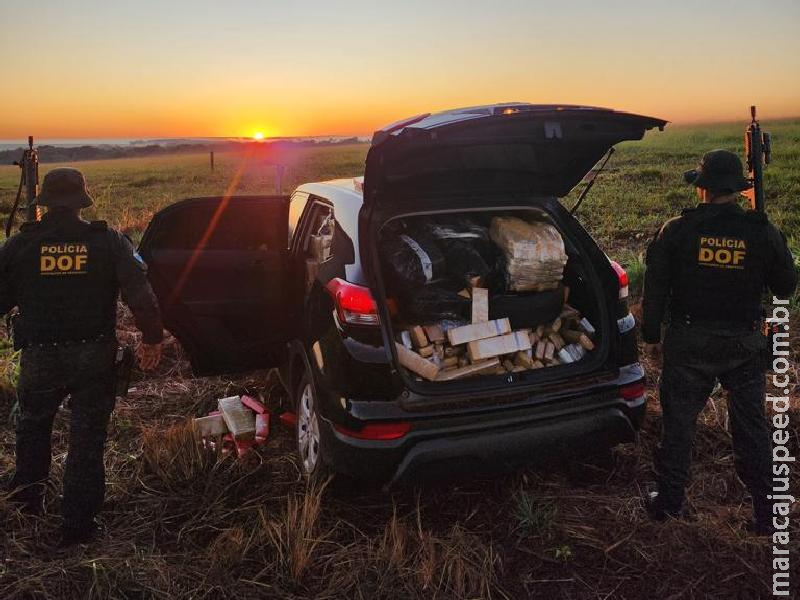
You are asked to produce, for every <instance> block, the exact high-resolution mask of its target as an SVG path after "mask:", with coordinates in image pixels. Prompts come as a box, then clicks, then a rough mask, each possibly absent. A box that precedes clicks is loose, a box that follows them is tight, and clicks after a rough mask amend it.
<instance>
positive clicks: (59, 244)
mask: <svg viewBox="0 0 800 600" xmlns="http://www.w3.org/2000/svg"><path fill="white" fill-rule="evenodd" d="M36 202H37V204H38V205H39V206H43V207H47V209H48V211H47V213H46V214H45V215H44V217H43V218H42V220H41V221H39V222H32V223H25V224H23V226H22V227H21V229H20V232H19V233H18V234H16V235H15V236H13V237H11V238H10V239H9V240H8V241H7V242H6V243H5V245H4V246H3V247H2V248H0V312H2V313H8V312H9V311H11V310H12V309H14V308H17V309H18V314H16V315H15V316H14V318H13V321H14V325H13V330H14V341H15V345H16V346H17V347H19V348H21V349H22V353H21V359H20V373H19V384H18V390H17V392H18V400H19V406H20V417H19V422H18V425H17V442H16V472H15V474H14V477H13V479H12V482H11V489H12V491H13V495H12V499H13V500H17V501H20V502H22V503H23V506H24V508H26V509H27V510H28V511H29V512H32V513H35V514H40V513H41V512H42V510H43V497H44V488H45V483H46V481H47V478H48V475H49V471H50V459H51V445H50V444H51V440H50V438H51V433H52V427H53V419H54V417H55V415H56V413H57V411H58V409H59V406H60V405H61V403H62V401H63V400H64V399H65V398H66V397H67V396H69V397H70V402H69V407H70V409H71V414H70V435H69V452H68V455H67V460H66V470H65V472H64V490H63V502H62V505H61V510H62V514H63V526H62V536H63V539H62V543H63V544H65V545H69V544H73V543H79V542H83V541H86V540H88V539H89V538H91V537H92V535H93V534H94V533H95V531H96V522H95V520H94V517H95V515H96V513H97V512H98V511H99V510H100V508H101V506H102V504H103V498H104V493H105V474H104V468H103V449H104V444H105V441H106V428H107V426H108V422H109V418H110V416H111V411H112V409H113V407H114V402H115V383H116V381H115V379H116V377H115V375H116V374H115V368H114V367H115V361H116V354H117V347H118V346H117V340H116V334H115V331H116V319H117V299H118V296H119V294H120V292H122V298H123V300H124V301H125V302H126V304H127V305H128V306H129V307H130V308H131V311H132V312H133V315H134V317H135V320H136V325H137V327H138V328H139V329H140V330H141V331H142V334H143V335H142V344H141V346H140V347H139V348H138V351H137V353H138V360H139V366H140V367H141V368H142V369H144V370H149V369H152V368H154V367H155V366H157V365H158V363H159V361H160V359H161V342H162V335H163V328H162V323H161V317H160V314H159V309H158V304H157V301H156V298H155V295H154V294H153V291H152V289H151V288H150V285H149V283H148V281H147V278H146V268H145V266H144V264H143V263H142V262H141V260H140V259H138V257H137V256H136V255H135V254H134V249H133V246H132V245H131V242H130V241H129V240H128V239H127V238H126V237H125V236H123V235H122V234H121V233H119V232H118V231H115V230H113V229H111V228H109V227H108V226H107V225H106V224H105V222H103V221H94V222H91V223H90V222H88V221H85V220H83V219H82V218H81V216H80V211H81V209H83V208H86V207H88V206H91V205H92V203H93V202H92V198H91V197H90V196H89V193H88V190H87V189H86V181H85V179H84V177H83V174H82V173H81V172H80V171H78V170H76V169H69V168H61V169H53V170H52V171H50V172H49V173H47V175H46V176H45V177H44V181H43V183H42V189H41V193H40V194H39V196H38V197H37V198H36Z"/></svg>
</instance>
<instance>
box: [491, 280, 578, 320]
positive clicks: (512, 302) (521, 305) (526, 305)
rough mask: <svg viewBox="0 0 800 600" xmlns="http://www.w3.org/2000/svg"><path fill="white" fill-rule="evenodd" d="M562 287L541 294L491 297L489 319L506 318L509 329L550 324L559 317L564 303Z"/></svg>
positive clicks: (530, 293)
mask: <svg viewBox="0 0 800 600" xmlns="http://www.w3.org/2000/svg"><path fill="white" fill-rule="evenodd" d="M563 294H564V291H563V286H561V285H559V286H558V287H556V289H554V290H545V291H543V292H524V293H518V294H501V295H497V296H492V298H491V300H490V301H489V318H490V319H499V318H501V317H508V319H509V320H510V321H511V327H512V328H514V329H525V328H526V327H531V328H532V327H536V326H538V325H541V324H543V323H552V322H553V320H554V319H555V318H556V317H558V316H560V315H561V311H562V308H563V302H564V296H563Z"/></svg>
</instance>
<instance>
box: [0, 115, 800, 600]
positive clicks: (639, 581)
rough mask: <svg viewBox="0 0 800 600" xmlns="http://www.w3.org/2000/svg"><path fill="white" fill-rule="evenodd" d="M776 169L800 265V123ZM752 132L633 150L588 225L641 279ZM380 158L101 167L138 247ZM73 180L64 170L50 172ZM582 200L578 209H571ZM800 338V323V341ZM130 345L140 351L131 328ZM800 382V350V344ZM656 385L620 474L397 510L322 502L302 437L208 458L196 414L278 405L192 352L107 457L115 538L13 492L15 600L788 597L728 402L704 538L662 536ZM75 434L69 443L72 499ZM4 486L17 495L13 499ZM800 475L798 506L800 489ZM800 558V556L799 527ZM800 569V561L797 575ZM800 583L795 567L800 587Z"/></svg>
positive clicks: (3, 554) (707, 490) (118, 421)
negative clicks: (686, 175)
mask: <svg viewBox="0 0 800 600" xmlns="http://www.w3.org/2000/svg"><path fill="white" fill-rule="evenodd" d="M764 126H765V128H766V129H768V130H770V131H771V132H772V134H773V146H774V149H775V157H774V158H775V162H774V164H773V165H771V166H770V167H769V168H768V170H767V180H766V188H767V195H768V202H769V205H768V210H769V212H770V215H771V217H772V218H773V220H774V221H775V222H776V223H777V224H778V225H779V226H781V227H782V228H783V230H784V231H785V233H786V234H787V236H788V237H789V238H790V240H791V242H792V244H793V246H794V248H795V251H796V255H797V254H798V253H797V251H798V250H800V247H799V246H798V244H799V243H800V210H798V208H797V207H796V206H795V204H794V203H795V202H796V199H797V198H799V197H800V121H791V122H780V123H772V124H767V123H765V124H764ZM743 129H744V124H741V125H738V124H737V125H714V126H704V127H691V128H690V127H674V128H673V127H668V129H667V131H666V132H663V133H658V132H651V133H649V134H648V135H647V137H646V139H645V141H644V142H641V143H628V144H623V145H621V146H620V148H619V152H618V153H617V154H616V155H615V157H614V158H613V159H612V162H611V163H610V165H609V169H608V171H607V173H605V174H604V175H603V176H602V177H601V179H600V180H598V182H597V184H596V185H595V188H594V190H593V191H592V193H591V194H590V196H589V198H588V199H587V200H586V202H585V203H584V206H583V208H582V209H581V211H580V213H579V217H580V219H581V221H582V222H583V223H584V224H585V225H586V226H587V228H588V229H589V230H590V231H591V232H592V233H593V234H594V235H595V236H596V237H597V239H598V240H599V241H600V243H601V245H602V246H603V247H604V249H605V250H606V251H607V252H608V254H609V255H610V256H612V257H616V258H618V259H620V260H621V262H623V263H624V264H625V265H626V266H627V267H628V269H629V272H630V273H631V275H632V276H633V278H634V279H635V281H639V280H640V275H641V270H642V265H641V253H642V251H643V250H644V248H645V246H646V243H647V241H648V240H649V238H650V237H651V236H652V234H653V233H654V232H655V231H656V230H657V228H658V227H659V225H660V223H661V222H663V220H665V219H666V218H668V217H670V216H673V215H675V214H677V213H678V212H679V211H680V209H681V208H683V207H687V206H691V205H693V204H694V202H695V200H694V197H693V192H692V189H691V188H688V187H686V186H684V185H682V183H681V173H682V172H683V171H684V170H685V169H688V168H691V167H693V166H694V165H695V164H696V162H697V159H698V158H699V156H700V155H701V154H702V153H703V152H704V151H705V150H708V149H712V148H717V147H725V148H730V149H732V150H741V145H742V139H741V138H742V133H743ZM366 150H367V147H366V146H364V145H354V146H346V147H329V148H317V149H298V150H293V151H291V152H288V153H283V154H281V155H276V154H275V153H274V151H272V150H266V149H265V150H264V151H263V153H260V154H251V155H244V154H223V155H218V156H217V157H216V158H217V161H216V162H217V168H216V170H215V171H214V172H211V171H210V169H209V165H208V156H207V155H188V156H174V157H167V158H160V159H131V160H128V159H120V160H114V161H98V162H84V163H80V164H78V165H77V166H78V167H79V168H81V169H82V170H83V171H84V172H85V173H86V175H87V177H88V179H89V184H90V188H91V191H92V193H93V194H94V196H95V199H96V201H97V205H96V207H95V208H94V209H92V211H90V212H89V216H90V217H92V218H104V219H107V220H108V221H109V222H110V223H111V224H112V225H115V226H118V227H121V228H123V229H125V230H126V231H128V232H129V233H130V234H131V235H132V236H133V237H137V236H138V235H139V234H140V233H141V231H142V230H143V228H144V226H145V225H146V223H147V221H148V219H149V218H150V216H151V215H152V213H153V212H154V211H156V210H158V209H159V208H161V207H163V206H165V205H167V204H169V203H171V202H174V201H176V200H178V199H181V198H185V197H191V196H202V195H219V194H223V193H226V192H232V193H243V194H250V193H273V191H274V180H273V174H274V167H273V166H272V164H273V163H275V162H280V163H283V164H287V165H288V171H287V175H286V179H285V183H284V187H285V189H286V190H289V189H291V188H292V187H294V186H295V185H296V184H298V183H301V182H305V181H312V180H320V179H328V178H333V177H345V176H353V175H358V174H360V173H361V170H362V165H363V159H364V156H365V153H366ZM52 166H55V165H42V174H43V173H44V172H45V171H46V170H47V169H48V168H51V167H52ZM17 177H18V169H16V167H10V166H9V167H0V212H3V211H7V210H8V207H9V206H10V204H11V202H12V200H13V195H14V193H15V192H16V184H17ZM573 199H574V198H573V197H571V198H568V199H567V200H566V203H567V204H568V205H571V203H572V201H573ZM798 326H800V323H798V322H795V324H794V331H795V332H796V331H800V329H798ZM120 335H121V337H122V338H123V339H124V340H126V341H135V338H136V333H135V332H134V331H133V330H132V328H131V327H130V324H129V321H128V320H127V318H126V319H123V322H122V323H121V328H120ZM794 336H795V337H794V345H793V354H794V355H793V364H794V365H797V364H798V361H797V359H798V358H799V357H798V347H800V344H798V343H797V337H796V333H795V334H794ZM0 352H2V353H3V355H4V357H5V358H4V360H3V361H2V366H3V369H4V374H3V376H2V380H3V382H4V385H3V386H2V388H0V391H2V393H0V480H2V481H5V480H6V479H7V477H8V476H9V474H10V471H11V469H12V464H13V439H14V438H13V426H12V424H11V422H10V420H9V419H7V418H6V415H8V414H9V413H10V411H11V407H12V404H13V401H14V396H13V392H12V390H11V388H10V386H9V383H10V382H11V380H12V379H13V374H14V360H13V355H12V354H11V352H10V350H8V348H7V345H3V346H2V347H0ZM647 366H648V368H649V371H650V374H651V377H650V380H651V385H650V388H649V395H650V407H649V414H648V420H647V423H646V425H645V428H644V430H643V431H642V433H641V436H640V439H639V441H638V443H637V444H635V445H628V446H624V447H620V448H618V449H617V450H616V452H615V457H614V462H613V464H612V465H597V464H593V463H592V461H589V462H588V464H575V463H574V462H572V463H568V462H559V463H557V464H551V465H548V466H547V467H546V468H542V467H540V468H530V469H528V470H525V471H521V472H517V473H514V474H510V475H506V476H502V477H498V478H496V479H492V480H475V481H460V482H456V483H450V484H447V485H440V486H429V487H426V488H423V489H407V490H401V491H398V492H394V493H391V494H388V493H384V492H382V491H380V490H376V489H369V488H362V487H358V486H351V485H349V484H347V483H346V482H344V483H342V482H336V481H335V482H333V484H331V485H329V486H328V487H327V488H324V489H307V488H306V486H305V484H304V483H303V480H302V477H301V474H300V472H299V470H298V467H297V466H296V464H295V463H294V461H293V458H292V452H291V450H292V448H291V445H292V442H291V436H290V434H289V433H288V432H286V431H284V430H282V429H281V428H280V427H278V426H277V425H275V427H274V428H273V434H272V436H271V440H270V442H269V444H268V445H267V446H266V447H264V448H263V449H261V450H259V451H258V453H257V454H255V455H254V456H251V457H250V459H249V460H246V461H234V460H232V459H230V458H227V459H221V460H217V459H216V458H215V457H212V456H209V455H207V454H204V453H203V452H200V451H199V449H198V445H197V444H196V443H195V441H194V440H193V439H192V436H191V434H190V433H189V431H188V429H187V428H186V419H187V417H192V416H197V415H202V414H205V413H206V412H207V411H208V410H209V409H210V408H211V407H212V406H213V404H214V401H215V399H216V398H219V397H222V396H225V395H230V394H233V393H240V392H244V391H248V392H250V393H258V391H259V390H261V389H263V388H264V386H265V385H266V381H267V379H268V374H267V373H256V374H254V375H252V376H250V377H247V378H241V379H235V380H232V379H226V378H203V379H199V378H193V377H192V376H191V373H190V372H189V371H188V368H187V364H186V361H185V360H184V359H183V357H182V354H181V351H180V348H178V347H177V346H176V345H175V344H174V342H172V343H169V344H168V347H167V356H166V360H165V362H164V364H163V365H162V367H161V368H160V370H159V371H158V373H156V374H155V375H153V376H149V377H147V378H144V379H141V380H139V381H137V382H136V384H135V390H134V391H133V392H132V393H131V394H130V395H129V397H128V398H126V399H124V400H121V401H120V402H119V403H118V405H117V410H116V411H115V414H114V416H113V419H112V425H111V431H110V441H109V446H108V453H107V470H108V496H107V505H106V508H105V511H104V513H103V516H102V519H103V523H104V525H105V527H106V529H107V533H106V535H105V536H104V537H103V538H102V539H100V540H98V541H97V542H95V543H93V544H91V545H89V546H87V547H85V548H80V549H75V550H70V551H58V550H56V549H54V544H55V541H56V540H57V525H58V517H57V510H58V509H57V507H58V497H57V491H56V490H55V489H54V490H53V491H52V492H51V493H50V494H49V496H48V515H47V516H46V517H45V518H42V519H36V518H27V517H23V516H22V515H21V514H20V513H19V512H18V511H16V510H14V509H13V507H12V506H11V505H9V504H8V503H6V502H5V501H4V499H3V496H2V495H0V523H2V525H3V526H2V529H0V598H32V597H41V598H165V599H167V598H234V597H235V598H238V599H241V598H272V597H279V598H309V597H314V598H370V599H372V598H387V599H388V598H509V599H511V598H514V599H517V598H547V599H551V598H553V599H555V598H564V599H578V598H580V599H583V598H586V599H589V598H592V599H598V598H671V599H678V598H747V599H750V598H766V597H768V596H769V595H770V591H771V590H770V586H771V583H770V577H771V575H770V573H771V566H770V565H771V563H770V547H769V543H768V542H767V541H765V540H759V539H757V538H754V537H752V536H748V535H747V534H745V533H744V532H743V530H742V524H743V523H744V522H745V521H746V520H747V519H748V518H749V516H750V512H749V508H748V506H747V500H746V496H745V492H744V490H743V487H742V485H741V483H740V482H739V481H738V480H737V479H736V477H735V475H734V471H733V458H732V453H731V448H730V434H729V429H728V425H727V419H726V409H725V399H724V393H723V392H720V391H716V392H715V393H714V395H713V396H712V398H711V402H710V403H709V405H708V407H707V409H706V411H704V413H703V416H702V419H701V423H700V425H699V428H698V437H697V441H696V457H695V462H694V480H693V483H692V486H691V488H690V490H689V497H690V503H691V506H692V508H693V509H694V510H695V512H696V515H697V516H696V520H695V522H692V523H685V522H671V523H667V524H654V523H651V522H649V521H648V520H647V518H646V517H645V515H644V513H643V511H642V509H641V507H640V505H639V501H638V497H639V494H640V487H641V486H643V485H645V484H646V482H648V481H650V480H651V479H652V473H651V458H650V457H651V454H652V450H653V448H654V446H655V444H656V442H657V438H658V432H659V427H660V409H659V405H658V402H657V399H658V395H657V390H656V389H655V387H654V386H653V385H652V382H654V381H657V379H658V369H657V367H655V366H654V365H647ZM797 375H798V373H797V369H796V367H795V369H794V371H793V373H792V374H791V377H792V379H791V380H792V382H793V383H794V385H795V387H794V389H793V391H792V400H793V406H794V410H793V412H792V414H791V418H792V423H793V425H792V430H791V434H792V442H791V445H792V449H793V453H794V454H795V455H797V454H798V452H800V443H799V439H800V404H798V393H797V392H798V389H797V381H798V377H797ZM65 451H66V431H65V419H64V416H63V415H59V417H58V423H57V433H56V434H55V436H54V453H55V460H54V466H53V476H54V477H53V479H54V481H56V482H60V479H61V475H62V472H63V466H64V458H65V456H64V453H65ZM2 481H0V483H2ZM798 485H800V472H799V471H798V470H797V469H796V468H795V469H794V473H793V479H792V488H793V489H794V490H797V489H798ZM791 527H792V535H793V539H795V540H797V539H800V526H798V523H797V519H795V520H794V522H793V524H792V526H791ZM794 560H795V561H796V560H797V556H795V557H794ZM798 582H800V572H798V571H797V569H796V565H795V574H794V584H795V586H796V585H797V584H798Z"/></svg>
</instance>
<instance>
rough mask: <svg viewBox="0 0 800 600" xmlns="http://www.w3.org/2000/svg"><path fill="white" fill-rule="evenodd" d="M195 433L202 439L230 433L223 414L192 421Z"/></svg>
mask: <svg viewBox="0 0 800 600" xmlns="http://www.w3.org/2000/svg"><path fill="white" fill-rule="evenodd" d="M192 424H193V426H194V431H195V433H197V435H199V436H201V437H216V436H219V435H225V434H226V433H228V426H227V425H226V424H225V419H224V418H223V416H222V414H218V415H209V416H207V417H199V418H197V419H194V420H193V421H192Z"/></svg>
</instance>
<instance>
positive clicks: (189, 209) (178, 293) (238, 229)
mask: <svg viewBox="0 0 800 600" xmlns="http://www.w3.org/2000/svg"><path fill="white" fill-rule="evenodd" d="M287 210H288V197H284V196H241V197H235V196H234V197H228V198H222V197H210V198H193V199H189V200H183V201H182V202H178V203H176V204H173V205H171V206H168V207H167V208H165V209H163V210H162V211H160V212H159V213H157V214H156V215H155V216H154V217H153V219H152V220H151V222H150V225H149V226H148V228H147V231H146V232H145V234H144V237H143V238H142V243H141V244H140V246H139V253H140V254H141V256H142V258H143V259H144V261H145V262H146V263H147V266H148V276H149V278H150V282H151V284H152V286H153V290H154V291H155V293H156V296H158V300H159V304H160V306H161V310H162V312H163V315H164V325H165V327H166V328H167V329H168V330H169V331H171V332H172V334H173V335H174V336H175V337H176V338H177V339H178V340H179V341H180V343H181V344H182V346H183V348H184V350H185V351H186V352H187V353H188V354H189V358H190V360H191V363H192V368H193V370H194V371H195V373H197V374H198V375H212V374H220V373H233V372H242V371H247V370H252V369H257V368H266V367H273V366H277V365H278V364H280V363H281V361H282V357H283V354H284V352H285V345H286V342H287V341H288V340H289V339H290V336H291V328H290V324H291V322H292V319H291V317H290V315H289V314H288V313H287V309H289V308H290V307H289V306H288V303H287V298H288V290H289V283H290V282H289V272H288V265H289V262H288V253H287V245H288V244H287V236H288V226H287V223H288V222H287V218H288V216H287Z"/></svg>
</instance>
